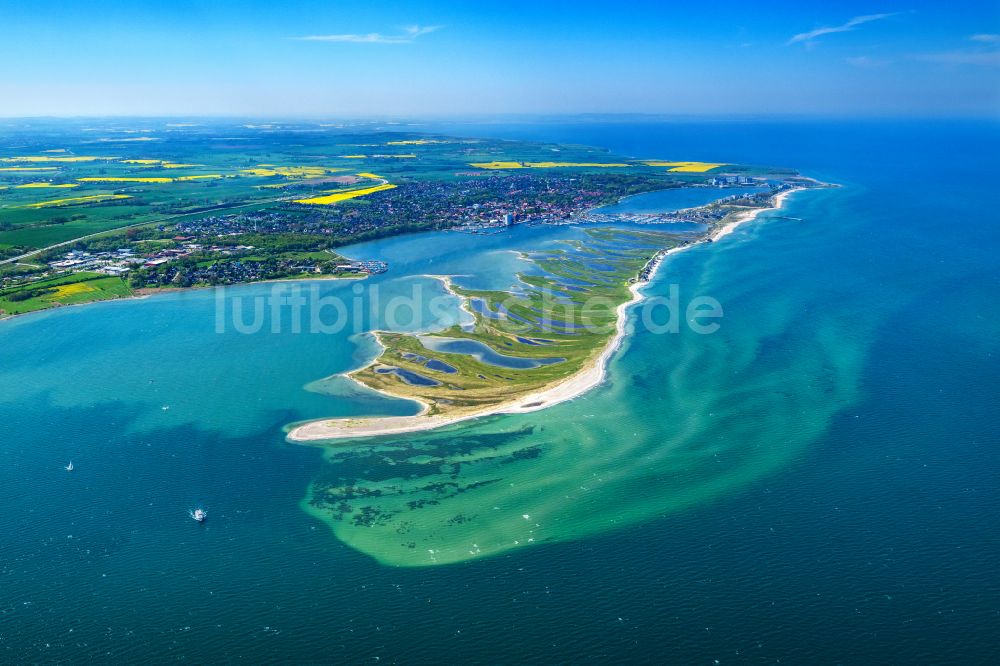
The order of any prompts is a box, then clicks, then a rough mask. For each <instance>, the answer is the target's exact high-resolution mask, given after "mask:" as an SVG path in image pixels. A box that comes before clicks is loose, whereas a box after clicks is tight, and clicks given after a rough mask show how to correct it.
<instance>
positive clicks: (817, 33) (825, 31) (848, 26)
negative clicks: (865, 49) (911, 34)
mask: <svg viewBox="0 0 1000 666" xmlns="http://www.w3.org/2000/svg"><path fill="white" fill-rule="evenodd" d="M890 16H895V14H867V15H865V16H855V17H854V18H852V19H851V20H849V21H848V22H847V23H844V24H843V25H835V26H829V27H826V28H816V29H815V30H810V31H809V32H800V33H799V34H797V35H794V36H793V37H792V38H791V39H789V40H788V43H789V44H796V43H798V42H806V43H809V42H811V41H813V40H814V39H816V38H817V37H822V36H823V35H831V34H834V33H837V32H851V31H852V30H854V29H855V28H857V27H858V26H859V25H864V24H865V23H871V22H872V21H880V20H882V19H887V18H889V17H890Z"/></svg>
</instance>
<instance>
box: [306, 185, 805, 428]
mask: <svg viewBox="0 0 1000 666" xmlns="http://www.w3.org/2000/svg"><path fill="white" fill-rule="evenodd" d="M802 189H805V188H792V189H788V190H785V191H784V192H780V193H779V194H777V195H776V196H775V199H774V206H772V207H770V208H755V209H753V210H748V211H746V212H743V213H738V214H737V215H736V216H735V217H734V219H733V220H731V221H730V222H728V223H726V224H725V225H723V226H722V227H720V228H719V229H717V230H716V231H714V232H713V233H712V234H710V235H709V236H708V237H707V238H706V239H704V240H702V241H699V242H697V243H691V244H689V245H679V246H677V247H672V248H670V249H669V250H666V251H665V252H663V253H661V254H660V256H659V259H657V260H655V261H656V263H655V265H654V266H653V267H652V270H651V271H650V272H649V278H648V279H647V280H646V281H641V282H635V283H633V284H632V285H630V286H629V290H630V291H631V292H632V298H631V299H629V300H628V301H626V302H624V303H622V304H620V305H619V306H618V308H617V310H616V315H617V319H616V323H615V334H614V335H613V336H612V338H611V339H610V340H609V341H608V343H607V344H606V345H605V346H604V349H602V350H601V353H600V355H599V356H598V357H597V358H596V359H594V361H593V362H591V363H590V364H588V365H587V366H586V367H584V368H581V369H580V370H579V371H577V372H576V373H574V374H573V375H570V376H569V377H567V378H565V379H563V380H560V381H559V382H558V383H557V384H555V385H554V386H550V387H547V388H544V389H542V390H540V391H537V392H535V393H532V394H529V395H526V396H521V397H519V398H516V399H514V400H510V401H507V402H502V403H498V404H496V405H492V406H490V407H487V408H485V409H482V410H480V411H475V412H469V413H467V414H461V415H456V416H437V415H431V416H428V415H427V410H428V409H429V405H428V404H427V403H425V402H423V401H422V400H419V399H415V398H412V397H409V396H407V397H406V399H409V400H413V401H414V402H417V403H418V404H420V406H421V409H420V412H419V413H418V414H415V415H413V416H382V417H368V418H364V417H362V418H344V419H323V420H318V421H311V422H309V423H306V424H303V425H300V426H297V427H295V428H293V429H292V430H291V431H290V432H289V433H288V439H289V441H293V442H321V441H326V440H335V439H349V438H355V437H377V436H380V435H400V434H405V433H411V432H421V431H424V430H433V429H434V428H441V427H444V426H447V425H452V424H455V423H461V422H463V421H469V420H472V419H477V418H482V417H484V416H492V415H494V414H526V413H529V412H535V411H538V410H540V409H546V408H548V407H551V406H552V405H557V404H559V403H562V402H566V401H567V400H572V399H573V398H576V397H579V396H580V395H582V394H584V393H586V392H587V391H589V390H590V389H592V388H594V387H596V386H598V385H600V384H601V382H603V381H604V378H605V374H606V372H607V366H608V362H609V361H610V359H611V356H612V354H614V353H615V352H616V351H617V350H618V348H619V347H620V346H621V343H622V340H624V339H625V327H626V324H627V322H628V309H629V308H631V307H632V306H633V305H636V304H638V303H640V302H642V300H643V299H644V298H645V296H644V295H643V293H642V290H643V287H645V286H646V285H647V284H649V282H650V281H652V280H653V279H654V278H655V277H656V274H657V272H658V271H659V270H660V266H662V265H663V260H664V259H665V258H666V257H667V256H669V255H671V254H676V253H677V252H681V251H683V250H686V249H688V248H690V247H695V246H697V245H699V244H701V243H703V242H706V241H708V240H711V241H717V240H719V239H720V238H724V237H726V236H728V235H729V234H731V233H732V232H733V231H735V230H736V228H737V227H739V226H740V225H742V224H745V223H747V222H749V221H751V220H753V219H755V218H756V217H757V216H758V215H760V214H761V213H764V212H768V211H772V210H778V209H780V208H781V207H782V205H784V202H785V200H786V199H787V198H788V197H789V196H790V195H791V194H792V193H793V192H798V191H799V190H802ZM427 277H434V278H437V279H440V280H441V281H442V282H443V283H444V284H445V288H446V289H448V290H449V291H451V284H450V279H449V278H448V277H446V276H439V275H433V276H430V275H429V276H427ZM452 293H454V292H452ZM463 300H464V299H463ZM464 305H465V304H464V303H463V306H464ZM375 334H376V337H377V332H375ZM346 376H347V377H349V378H351V379H353V377H351V375H350V374H347V375H346ZM354 381H357V380H354ZM359 383H360V382H359ZM368 388H371V387H368ZM379 392H380V393H384V394H385V395H388V396H391V397H394V398H399V397H402V396H397V395H394V394H392V393H389V392H388V391H379Z"/></svg>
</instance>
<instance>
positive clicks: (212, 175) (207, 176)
mask: <svg viewBox="0 0 1000 666" xmlns="http://www.w3.org/2000/svg"><path fill="white" fill-rule="evenodd" d="M224 177H225V176H223V175H222V174H221V173H206V174H203V175H198V176H177V180H215V179H216V178H224Z"/></svg>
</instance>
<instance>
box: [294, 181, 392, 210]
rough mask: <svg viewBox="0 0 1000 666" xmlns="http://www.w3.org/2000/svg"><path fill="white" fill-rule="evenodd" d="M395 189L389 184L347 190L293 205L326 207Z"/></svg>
mask: <svg viewBox="0 0 1000 666" xmlns="http://www.w3.org/2000/svg"><path fill="white" fill-rule="evenodd" d="M394 187H396V186H395V185H392V184H390V183H385V184H384V185H376V186H375V187H366V188H364V189H360V190H348V191H347V192H333V193H332V194H327V195H324V196H321V197H312V198H310V199H297V200H296V201H295V203H300V204H317V205H321V206H328V205H330V204H335V203H337V202H340V201H347V200H348V199H354V198H356V197H363V196H365V195H368V194H374V193H375V192H381V191H383V190H391V189H392V188H394Z"/></svg>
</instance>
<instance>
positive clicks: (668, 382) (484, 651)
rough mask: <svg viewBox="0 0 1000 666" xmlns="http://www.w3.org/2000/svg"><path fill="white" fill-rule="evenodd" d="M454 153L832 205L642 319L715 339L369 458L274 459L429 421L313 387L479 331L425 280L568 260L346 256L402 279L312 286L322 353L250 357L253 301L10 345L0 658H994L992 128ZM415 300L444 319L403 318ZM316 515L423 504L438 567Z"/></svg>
mask: <svg viewBox="0 0 1000 666" xmlns="http://www.w3.org/2000/svg"><path fill="white" fill-rule="evenodd" d="M421 129H426V128H421ZM440 129H445V130H449V131H451V132H454V133H460V134H465V135H477V134H478V135H483V134H493V135H497V136H511V137H523V138H528V139H546V140H552V141H573V142H577V143H590V144H596V145H602V146H606V147H608V148H610V149H612V150H615V151H619V152H622V153H625V154H631V155H636V156H641V157H660V158H668V159H692V160H708V161H715V160H720V161H733V162H754V163H763V164H776V165H787V166H793V167H796V168H799V169H801V170H802V171H803V172H804V173H806V174H807V175H811V176H815V177H818V178H821V179H824V180H829V181H834V182H837V183H841V184H842V185H843V187H842V188H839V189H835V190H825V191H821V192H805V193H800V194H796V195H794V196H793V197H792V199H791V200H790V202H789V203H788V207H787V209H786V210H785V211H783V212H782V214H781V215H782V216H789V217H794V218H798V219H797V220H790V219H784V217H779V216H775V215H771V216H765V217H762V218H761V219H760V220H758V221H757V222H756V223H753V224H750V225H745V226H744V227H742V228H740V229H739V230H738V231H737V232H736V233H734V234H732V235H731V236H729V237H727V238H726V239H724V240H723V241H720V242H718V243H714V244H711V245H705V246H699V247H697V248H694V249H691V250H689V251H686V252H683V253H680V254H678V255H675V256H673V257H671V258H670V259H669V260H668V261H667V262H666V263H665V264H664V265H663V268H662V269H661V271H660V273H659V274H658V276H657V279H656V280H655V281H654V282H653V283H652V284H651V285H650V286H649V287H648V293H649V294H650V295H654V296H655V295H666V294H668V293H669V289H670V285H672V284H676V285H677V288H678V289H679V293H680V295H681V300H682V302H686V301H687V300H689V299H691V298H694V297H696V296H711V297H713V298H716V299H717V300H719V301H720V302H721V303H722V305H723V308H724V312H725V316H724V317H723V319H722V320H721V322H720V323H721V328H720V329H719V331H718V332H717V333H714V334H711V335H699V334H697V333H695V332H693V331H692V330H690V329H688V328H687V327H684V326H682V327H681V329H680V331H679V332H678V333H676V334H674V333H671V334H654V333H652V332H650V331H648V330H645V328H644V327H643V326H642V325H641V321H639V320H637V319H636V318H635V317H633V319H632V320H631V323H632V325H633V327H634V330H633V331H632V334H631V335H630V336H629V337H628V339H627V342H626V344H625V346H624V347H623V349H621V350H620V352H619V353H618V354H616V356H615V357H614V359H613V361H612V363H611V366H610V370H609V377H608V381H607V382H606V383H605V384H604V385H602V386H601V387H599V388H598V389H596V390H594V391H592V392H590V393H588V394H586V395H585V396H583V397H581V398H579V399H577V400H575V401H573V402H570V403H566V404H563V405H558V406H555V407H553V408H550V409H547V410H542V411H540V412H535V413H532V414H525V415H518V416H499V417H494V418H491V419H487V420H483V421H479V422H473V423H470V424H466V425H462V426H457V427H452V428H450V429H448V430H447V431H444V432H431V433H422V434H420V435H413V436H409V437H405V438H397V439H388V440H386V441H381V442H377V443H376V445H375V446H373V445H372V444H370V443H349V444H347V445H344V446H341V447H338V448H335V449H329V450H326V449H323V448H320V447H308V446H298V445H292V444H288V443H286V442H285V441H284V435H283V427H285V426H287V425H288V424H290V423H293V422H297V421H301V420H304V419H310V418H318V417H323V416H350V415H360V414H409V413H414V411H415V408H414V406H413V405H412V404H411V403H408V402H405V401H398V400H388V399H385V398H383V397H381V396H378V395H375V394H369V393H367V392H364V391H361V390H359V389H357V388H353V387H350V386H347V385H345V383H344V382H342V381H339V380H337V379H326V378H328V377H330V376H332V375H334V374H336V373H338V372H342V371H344V370H347V369H350V368H353V367H356V366H358V365H360V364H361V363H363V362H365V361H366V360H367V359H370V358H371V357H372V356H373V355H374V354H375V351H376V350H375V348H374V346H373V344H372V342H371V341H370V339H368V338H367V337H366V336H364V335H363V331H365V330H370V329H371V328H381V327H388V326H391V327H395V328H401V329H409V330H417V329H420V328H423V327H426V326H446V325H449V324H451V323H455V322H458V321H462V320H463V317H464V316H465V315H463V314H462V313H460V312H459V311H457V310H456V309H455V307H454V305H455V304H454V301H453V299H450V297H449V296H447V294H446V292H444V290H443V288H442V287H441V285H440V284H439V283H438V282H437V281H436V280H433V279H431V278H427V277H422V276H425V275H427V274H445V273H447V274H457V275H465V276H466V277H464V278H457V279H458V281H459V282H460V283H461V284H466V285H468V286H470V287H475V288H488V289H503V288H508V287H510V286H511V283H512V278H511V276H512V275H513V273H515V272H516V271H519V270H530V269H531V265H530V263H528V262H527V261H526V260H525V259H524V258H523V257H522V256H521V255H519V254H518V252H517V251H522V250H532V249H547V248H552V247H557V245H555V244H557V243H558V242H559V241H560V240H563V239H572V238H580V237H581V233H582V232H581V231H580V230H578V229H574V228H571V227H558V228H551V227H536V228H519V229H516V230H515V231H513V232H512V233H510V234H503V235H497V236H486V237H479V236H468V235H462V234H456V233H438V234H421V235H417V236H411V237H406V238H395V239H390V240H387V241H379V242H375V243H369V244H365V245H362V246H356V247H353V248H350V249H349V250H348V251H347V254H349V255H350V256H357V257H370V258H381V259H384V260H387V261H389V262H390V264H391V270H390V272H389V273H387V274H385V275H383V276H378V277H376V278H373V279H372V280H369V281H366V282H365V283H354V282H320V283H309V284H306V285H302V286H301V287H299V288H300V289H301V290H302V292H301V293H302V294H304V295H307V296H309V297H310V298H312V297H315V298H321V297H326V296H331V295H337V296H339V297H340V298H342V299H343V300H344V301H345V302H348V303H350V304H351V305H352V306H354V305H357V307H359V308H360V310H359V312H357V313H356V312H355V311H354V310H353V309H351V311H350V312H351V326H349V327H348V328H347V329H346V330H341V331H338V332H336V333H329V334H312V335H310V334H307V333H301V332H300V333H296V332H295V331H294V330H292V329H293V322H292V321H291V319H292V318H291V317H290V316H289V315H288V313H287V312H284V311H283V313H282V314H281V316H280V317H278V318H277V319H275V318H273V317H272V316H271V313H270V312H269V311H264V312H263V313H262V316H263V320H262V325H261V327H260V330H258V331H256V332H252V333H241V332H240V331H239V330H236V328H237V327H236V326H235V325H234V324H233V323H232V321H231V317H230V316H231V315H232V310H233V307H234V304H235V302H237V301H238V302H240V303H242V304H243V305H244V306H246V309H249V308H250V307H251V306H252V304H253V299H254V298H255V297H264V296H267V295H269V294H271V293H272V290H273V289H274V287H273V286H272V285H252V286H247V287H241V288H239V289H233V290H227V292H225V294H224V300H223V301H221V303H222V306H220V301H219V299H218V295H217V294H216V293H215V292H212V291H196V292H189V293H183V294H169V295H164V296H160V297H156V298H150V299H145V300H137V301H128V302H114V303H104V304H96V305H91V306H86V307H80V308H65V309H62V310H60V311H54V312H49V313H43V314H39V315H33V316H28V317H22V318H18V319H15V320H12V321H6V322H0V428H2V438H0V460H2V461H3V464H2V465H0V507H2V513H0V661H4V662H35V661H60V660H63V661H65V660H84V659H97V658H105V659H106V658H109V657H110V658H114V659H116V660H140V659H142V660H147V661H153V662H160V661H173V660H177V659H182V658H186V659H188V660H194V661H198V662H208V661H221V660H226V661H229V660H236V659H240V658H242V659H247V660H253V661H277V660H279V659H281V660H285V661H299V662H316V661H323V662H334V663H342V662H347V663H360V662H374V661H375V660H376V658H379V659H380V660H381V661H383V662H392V661H399V662H403V663H412V662H429V661H437V660H440V657H441V655H448V658H450V659H452V660H455V661H461V662H471V663H497V662H515V661H529V662H549V663H552V662H556V663H562V662H567V661H581V660H588V659H589V660H595V661H597V660H599V661H626V660H627V661H633V662H648V663H712V662H713V661H714V660H718V661H719V663H746V662H751V663H756V662H773V661H775V660H778V659H780V660H782V661H784V662H786V663H789V662H790V663H843V662H854V663H856V662H872V661H877V662H911V663H912V662H938V663H940V662H976V663H988V662H991V661H994V660H995V656H996V654H997V652H998V650H1000V638H998V637H1000V575H998V574H997V573H996V567H995V563H996V561H997V560H998V559H1000V541H998V540H997V539H996V538H995V535H994V532H995V527H996V524H997V521H998V519H1000V510H998V507H1000V486H998V482H997V476H996V471H997V469H998V466H1000V436H998V435H997V432H998V428H1000V410H998V409H997V401H996V395H997V388H998V385H1000V363H998V358H997V352H998V346H1000V300H998V298H997V293H998V289H1000V262H998V261H997V258H996V257H997V254H996V252H997V248H998V246H1000V242H998V241H1000V228H998V225H997V223H998V219H997V214H996V212H995V207H994V205H993V201H992V199H993V197H992V195H991V188H990V187H989V184H988V180H989V178H990V175H989V173H990V172H989V167H990V165H991V160H992V156H993V155H995V154H997V148H1000V128H998V127H997V125H996V124H977V123H944V122H941V123H924V124H917V123H889V122H878V123H875V122H873V123H862V122H853V123H834V122H829V123H819V122H808V123H807V122H801V123H756V124H754V123H735V122H734V123H724V122H717V123H704V124H697V123H680V122H673V123H662V124H656V123H642V124H627V123H614V124H606V125H600V124H576V125H555V124H540V125H510V126H491V127H484V126H468V125H463V126H450V127H443V128H440ZM722 192H725V191H724V190H723V191H722ZM375 287H377V297H376V291H375V290H374V289H375ZM281 288H282V289H289V288H290V287H287V286H285V287H281ZM313 290H315V291H313ZM359 292H360V293H359ZM415 293H421V294H422V295H424V296H428V295H431V296H436V297H438V299H440V301H441V302H442V303H444V304H445V305H448V304H449V303H450V307H443V308H438V307H435V308H433V309H432V308H430V307H429V306H427V305H426V301H427V299H422V301H421V305H420V306H419V307H417V308H416V313H414V311H413V308H409V307H407V305H406V303H407V302H408V301H407V300H405V299H404V298H403V297H409V296H413V295H414V294H415ZM220 307H224V308H225V309H224V311H223V312H224V314H226V315H227V318H225V319H223V320H222V323H223V324H224V325H223V326H221V328H222V329H223V330H222V332H219V322H218V321H217V316H218V313H219V310H220ZM311 307H312V308H313V309H315V308H316V307H317V305H316V302H314V303H313V305H312V306H311ZM327 314H329V311H328V312H327ZM414 315H415V316H414ZM246 320H247V321H249V320H250V317H249V315H247V319H246ZM306 321H307V324H308V321H309V320H308V319H307V320H306ZM306 328H308V326H306ZM274 330H276V331H277V332H272V331H274ZM70 459H72V460H73V461H74V463H75V465H76V469H75V471H73V472H72V473H69V472H66V471H65V470H64V469H63V466H64V465H65V464H66V463H67V462H68V461H69V460H70ZM334 481H336V482H339V483H346V482H350V483H356V484H358V485H362V486H365V487H369V488H377V489H380V490H382V491H387V490H388V489H390V488H391V489H393V492H395V493H397V494H392V493H390V492H383V493H382V494H381V495H380V496H378V497H377V498H376V499H373V500H371V502H372V505H373V506H375V507H376V508H377V509H378V510H380V511H394V510H396V509H398V508H399V505H402V504H406V503H407V502H411V501H415V500H419V499H426V498H427V497H436V498H437V500H438V502H439V503H438V504H428V505H420V504H419V503H418V505H420V506H423V507H424V508H420V509H416V510H410V512H409V514H405V516H406V517H407V518H408V519H409V520H410V521H411V522H412V523H413V524H412V525H411V526H410V528H409V529H410V531H411V535H415V536H411V537H406V538H413V539H417V538H421V539H437V540H438V541H439V542H440V544H441V547H440V548H439V549H435V550H437V552H436V553H429V552H427V550H428V549H423V550H422V551H420V552H419V553H414V552H407V550H406V549H404V547H403V546H402V545H401V542H402V541H403V535H400V534H396V533H394V531H393V530H388V529H385V528H383V527H380V526H377V525H376V526H373V525H364V524H362V525H354V524H345V523H336V522H334V523H332V524H331V523H328V522H326V521H324V520H321V519H319V518H317V517H315V516H314V515H312V514H311V513H310V512H309V511H308V510H304V509H308V508H309V506H308V504H305V503H303V500H304V498H306V497H307V493H308V488H309V487H310V485H311V484H316V483H323V482H334ZM441 484H454V486H455V487H456V488H458V487H461V488H462V492H450V493H441V492H440V491H439V490H427V488H428V487H432V488H440V487H442V486H441ZM429 493H433V495H430V494H429ZM196 505H203V506H205V507H207V509H208V511H209V519H208V521H207V522H206V523H205V524H204V525H198V524H196V523H195V522H194V521H192V520H190V519H189V518H188V517H187V514H186V512H187V509H188V508H190V507H193V506H196ZM494 507H496V508H494ZM401 515H402V514H401ZM525 516H527V518H526V517H525ZM331 527H332V529H331ZM514 541H517V542H518V543H517V544H514ZM494 544H496V547H494ZM460 546H461V547H460ZM501 546H502V547H501ZM491 548H492V550H490V549H491ZM477 550H481V551H486V552H485V553H477V552H476V551H477ZM470 551H471V552H470ZM487 554H489V556H487ZM432 557H433V559H435V560H437V561H431V560H432ZM418 559H420V560H421V561H417V560H418ZM415 565H419V566H415Z"/></svg>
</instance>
